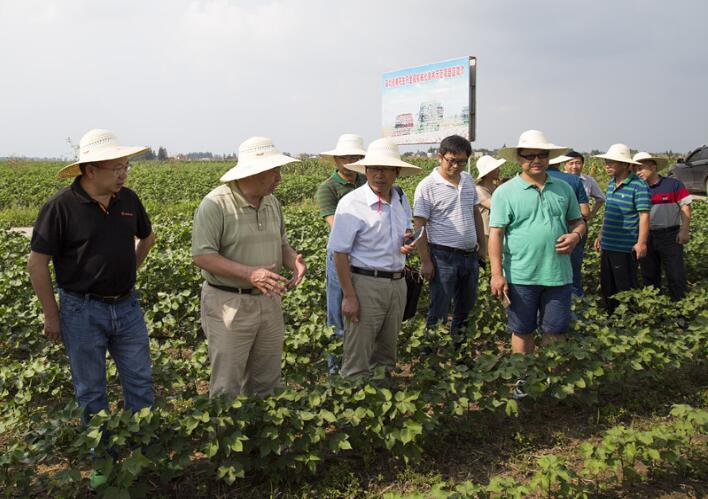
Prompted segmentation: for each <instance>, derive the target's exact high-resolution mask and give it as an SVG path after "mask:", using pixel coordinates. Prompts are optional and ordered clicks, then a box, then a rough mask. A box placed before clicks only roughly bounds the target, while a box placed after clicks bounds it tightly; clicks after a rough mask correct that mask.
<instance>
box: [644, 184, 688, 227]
mask: <svg viewBox="0 0 708 499" xmlns="http://www.w3.org/2000/svg"><path fill="white" fill-rule="evenodd" d="M649 197H650V199H651V212H650V215H649V223H650V226H651V229H652V230H656V229H666V228H668V227H678V226H680V225H681V208H682V207H684V206H686V205H687V204H691V202H692V201H693V196H691V195H690V194H689V193H688V190H687V189H686V187H685V186H684V185H683V183H682V182H681V181H680V180H679V179H676V178H671V177H662V176H661V175H659V181H658V182H657V183H656V184H654V185H650V186H649Z"/></svg>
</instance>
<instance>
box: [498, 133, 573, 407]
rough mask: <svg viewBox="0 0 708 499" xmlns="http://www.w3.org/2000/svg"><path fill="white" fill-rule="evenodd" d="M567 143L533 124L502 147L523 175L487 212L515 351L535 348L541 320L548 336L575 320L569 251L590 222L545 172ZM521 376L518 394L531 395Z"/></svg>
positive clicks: (545, 337) (567, 192) (553, 337)
mask: <svg viewBox="0 0 708 499" xmlns="http://www.w3.org/2000/svg"><path fill="white" fill-rule="evenodd" d="M566 150H567V148H564V147H560V146H556V145H554V144H552V143H549V142H548V141H547V140H546V138H545V136H544V135H543V133H542V132H540V131H538V130H528V131H526V132H524V133H522V134H521V137H520V138H519V144H518V145H517V146H516V147H507V148H504V149H502V150H501V151H500V152H499V155H500V156H502V157H504V158H505V159H508V160H511V161H517V162H518V163H519V165H520V166H521V173H520V174H519V175H518V176H516V177H514V178H513V179H511V180H509V181H508V182H506V183H504V184H502V185H501V186H500V187H499V188H498V189H497V190H496V191H494V194H493V196H492V210H491V213H490V219H489V248H488V249H489V260H490V264H491V271H492V280H491V289H492V293H493V294H494V295H495V296H498V297H499V298H502V299H503V300H505V303H508V321H507V329H508V331H509V332H511V333H512V337H511V348H512V351H513V352H514V353H530V352H532V351H533V349H534V338H533V335H532V333H533V332H534V331H536V329H538V328H539V327H540V328H541V330H542V332H543V341H542V344H547V343H549V342H551V341H554V340H559V339H564V334H565V333H566V332H567V331H568V328H569V326H570V316H571V314H570V297H571V283H572V282H573V270H572V267H571V263H570V254H571V253H572V251H573V249H574V248H575V246H576V245H577V244H578V243H579V242H580V240H581V239H582V237H583V235H584V234H585V232H586V227H585V222H583V219H582V217H581V214H580V208H579V206H578V201H577V199H576V197H575V193H574V192H573V189H572V188H571V187H570V185H568V184H567V183H565V182H563V181H562V180H559V179H557V178H553V177H551V176H550V175H548V174H547V173H546V170H547V169H548V161H549V159H550V158H554V157H556V156H559V155H560V154H562V153H563V152H565V151H566ZM521 384H523V380H519V381H517V385H516V388H515V390H514V396H515V398H521V397H524V396H525V395H526V394H525V393H524V392H523V391H522V389H521V386H520V385H521Z"/></svg>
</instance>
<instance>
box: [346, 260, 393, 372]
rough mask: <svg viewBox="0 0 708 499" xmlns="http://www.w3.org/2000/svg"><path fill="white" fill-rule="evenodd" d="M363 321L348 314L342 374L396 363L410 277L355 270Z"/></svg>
mask: <svg viewBox="0 0 708 499" xmlns="http://www.w3.org/2000/svg"><path fill="white" fill-rule="evenodd" d="M352 283H353V284H354V290H355V291H356V296H357V298H358V299H359V322H357V323H354V322H352V321H350V320H349V319H348V318H346V317H345V318H344V355H343V359H342V369H341V370H340V374H341V375H342V376H357V375H368V374H370V373H371V371H372V370H373V369H374V368H376V367H378V366H384V367H385V368H386V370H391V369H393V368H394V367H396V343H397V342H398V333H399V332H400V330H401V323H402V322H403V311H404V310H405V307H406V291H407V289H406V280H405V279H397V280H392V279H382V278H380V277H369V276H364V275H361V274H352Z"/></svg>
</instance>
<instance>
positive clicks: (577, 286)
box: [570, 234, 588, 297]
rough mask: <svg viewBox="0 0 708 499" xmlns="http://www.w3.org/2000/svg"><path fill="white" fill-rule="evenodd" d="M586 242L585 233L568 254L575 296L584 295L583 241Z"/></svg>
mask: <svg viewBox="0 0 708 499" xmlns="http://www.w3.org/2000/svg"><path fill="white" fill-rule="evenodd" d="M587 242H588V236H587V234H586V235H584V236H583V238H582V239H581V240H580V242H579V243H578V244H577V245H576V246H575V249H574V250H573V252H572V253H571V254H570V264H571V265H572V267H573V294H574V295H575V296H580V297H582V296H585V293H584V292H583V276H582V272H581V270H582V267H583V257H584V256H585V243H587Z"/></svg>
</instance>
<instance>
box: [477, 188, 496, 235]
mask: <svg viewBox="0 0 708 499" xmlns="http://www.w3.org/2000/svg"><path fill="white" fill-rule="evenodd" d="M475 187H476V189H477V199H479V214H480V215H481V216H482V223H484V235H486V236H488V235H489V208H486V207H485V206H484V205H483V204H482V203H483V202H484V201H488V200H490V199H492V192H493V191H490V190H489V188H487V187H485V186H481V185H479V184H477V185H475Z"/></svg>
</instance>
